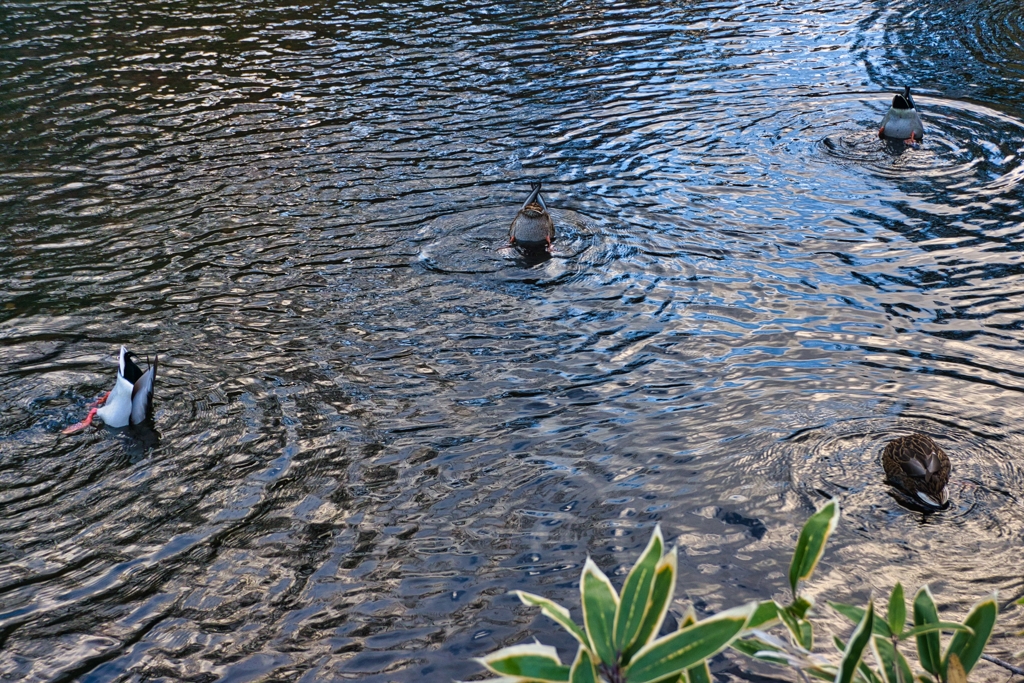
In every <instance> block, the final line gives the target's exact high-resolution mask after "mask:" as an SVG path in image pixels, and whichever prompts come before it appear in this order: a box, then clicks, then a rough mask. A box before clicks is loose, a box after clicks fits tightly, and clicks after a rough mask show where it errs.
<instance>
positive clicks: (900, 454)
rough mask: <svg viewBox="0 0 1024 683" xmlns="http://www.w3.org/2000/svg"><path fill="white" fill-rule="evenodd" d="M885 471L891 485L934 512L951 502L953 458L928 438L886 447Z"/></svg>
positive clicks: (908, 439) (902, 439)
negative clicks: (950, 459) (950, 487)
mask: <svg viewBox="0 0 1024 683" xmlns="http://www.w3.org/2000/svg"><path fill="white" fill-rule="evenodd" d="M882 468H883V469H884V470H885V476H886V477H887V478H888V480H889V482H890V483H892V484H893V485H895V486H896V487H898V488H900V489H901V490H903V491H904V492H906V494H907V495H908V496H910V497H911V498H916V499H917V500H920V501H921V502H923V503H924V504H925V505H927V506H929V507H933V508H941V507H945V505H946V503H947V502H949V487H948V486H947V484H948V483H949V470H950V464H949V457H948V456H947V455H946V454H945V453H944V452H943V451H942V449H941V448H939V445H938V444H937V443H935V442H934V441H932V440H931V438H930V437H928V436H925V435H924V434H911V435H910V436H901V437H900V438H898V439H894V440H893V441H890V442H889V443H887V444H886V445H885V450H883V451H882Z"/></svg>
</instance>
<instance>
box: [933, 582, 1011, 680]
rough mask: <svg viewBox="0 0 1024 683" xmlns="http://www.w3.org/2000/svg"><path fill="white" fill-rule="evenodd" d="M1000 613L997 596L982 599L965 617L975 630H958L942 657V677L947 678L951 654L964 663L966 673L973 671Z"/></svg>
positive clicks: (970, 626) (966, 623)
mask: <svg viewBox="0 0 1024 683" xmlns="http://www.w3.org/2000/svg"><path fill="white" fill-rule="evenodd" d="M998 614H999V607H998V606H996V599H995V596H992V597H990V598H986V599H985V600H982V601H981V602H979V603H978V604H976V605H975V606H974V607H972V608H971V611H970V612H968V613H967V618H966V619H964V626H967V627H969V628H971V629H973V630H974V633H973V634H968V633H965V632H964V631H957V632H956V633H955V634H954V635H953V640H952V641H950V643H949V647H948V648H947V649H946V654H945V656H943V658H942V678H943V680H945V679H946V674H947V666H948V664H949V657H950V655H954V654H955V655H956V656H957V657H958V658H959V659H960V664H962V665H963V668H964V673H965V674H969V673H971V669H973V668H974V665H975V664H977V663H978V660H979V659H980V658H981V653H982V652H983V651H984V650H985V646H986V645H987V644H988V639H989V637H990V636H991V635H992V629H993V628H994V627H995V625H996V617H997V616H998Z"/></svg>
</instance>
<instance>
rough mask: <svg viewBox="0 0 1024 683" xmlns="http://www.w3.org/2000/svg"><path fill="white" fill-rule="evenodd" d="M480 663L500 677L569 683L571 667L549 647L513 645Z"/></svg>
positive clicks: (536, 644) (490, 655) (493, 653)
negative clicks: (564, 682)
mask: <svg viewBox="0 0 1024 683" xmlns="http://www.w3.org/2000/svg"><path fill="white" fill-rule="evenodd" d="M477 661H478V662H480V663H481V664H483V665H484V666H485V667H486V668H487V669H488V670H490V671H492V672H494V673H496V674H498V675H499V676H518V677H520V678H527V679H530V680H536V681H559V682H562V681H568V680H569V667H567V666H565V665H564V664H562V660H560V659H559V658H558V652H557V651H556V650H555V648H553V647H551V646H549V645H541V644H540V643H531V644H529V645H513V646H512V647H506V648H502V649H501V650H498V651H497V652H492V653H491V654H489V655H487V656H486V657H484V658H482V659H478V660H477Z"/></svg>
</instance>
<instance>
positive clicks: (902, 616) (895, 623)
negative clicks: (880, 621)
mask: <svg viewBox="0 0 1024 683" xmlns="http://www.w3.org/2000/svg"><path fill="white" fill-rule="evenodd" d="M885 616H886V618H887V619H888V622H889V630H890V631H892V633H893V635H895V636H899V635H900V634H901V633H903V626H904V625H905V624H906V623H907V603H906V601H905V600H904V598H903V584H902V583H899V582H897V583H896V585H895V586H893V588H892V593H891V594H890V595H889V609H888V611H886V613H885Z"/></svg>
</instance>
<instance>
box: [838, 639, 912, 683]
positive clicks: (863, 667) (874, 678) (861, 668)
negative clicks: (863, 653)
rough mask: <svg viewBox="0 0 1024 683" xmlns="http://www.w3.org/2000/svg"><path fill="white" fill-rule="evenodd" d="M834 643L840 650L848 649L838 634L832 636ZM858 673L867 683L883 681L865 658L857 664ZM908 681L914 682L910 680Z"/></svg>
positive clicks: (881, 682)
mask: <svg viewBox="0 0 1024 683" xmlns="http://www.w3.org/2000/svg"><path fill="white" fill-rule="evenodd" d="M832 644H833V645H835V646H836V649H837V650H839V651H840V652H845V651H846V643H844V642H843V640H842V639H841V638H839V637H838V636H832ZM857 673H859V674H860V675H861V677H862V678H863V679H864V680H865V681H867V683H883V681H882V679H881V677H880V676H879V675H878V674H876V673H875V670H874V669H872V668H871V667H870V666H868V664H867V662H865V661H864V659H863V658H861V660H860V664H859V665H857ZM908 683H913V682H912V681H908Z"/></svg>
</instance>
